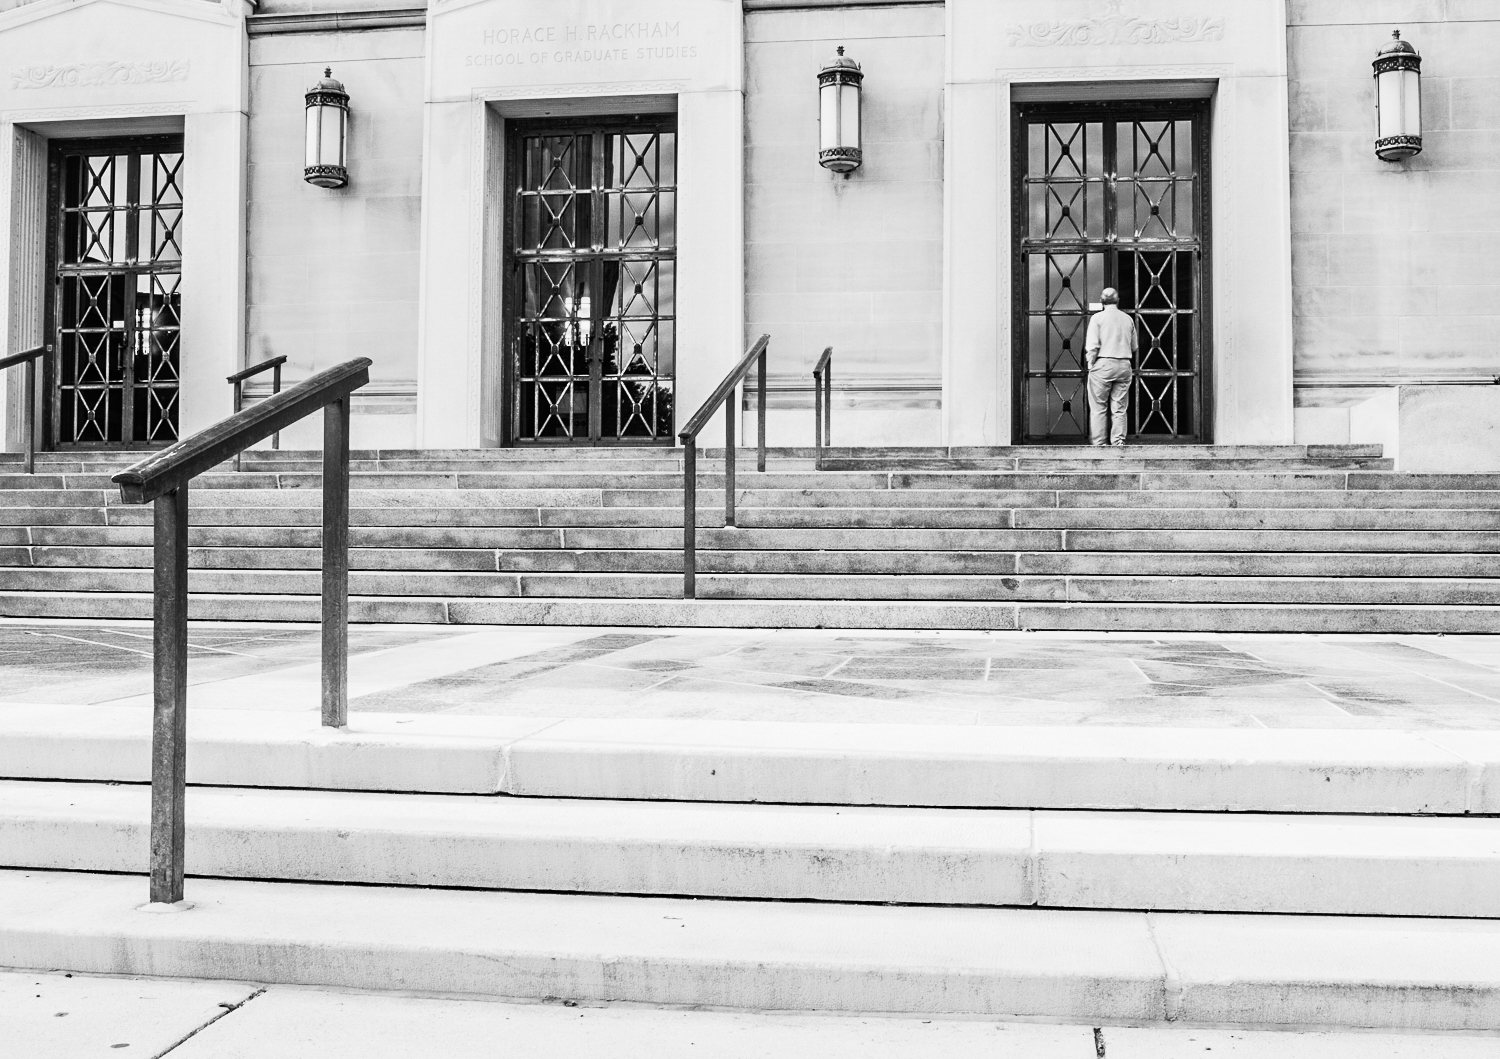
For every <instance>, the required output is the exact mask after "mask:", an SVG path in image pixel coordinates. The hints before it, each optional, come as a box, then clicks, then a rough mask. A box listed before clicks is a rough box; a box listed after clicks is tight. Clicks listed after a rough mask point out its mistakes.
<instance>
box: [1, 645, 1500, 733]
mask: <svg viewBox="0 0 1500 1059" xmlns="http://www.w3.org/2000/svg"><path fill="white" fill-rule="evenodd" d="M150 637H151V630H150V625H149V623H146V622H97V621H96V622H82V621H59V622H37V621H0V679H3V691H0V699H3V700H6V701H10V702H26V703H36V704H46V703H54V704H58V705H92V704H114V705H122V706H143V705H148V704H149V702H150V682H151V638H150ZM189 641H190V642H191V644H192V645H193V648H192V651H191V656H190V662H189V680H190V683H191V686H192V692H191V695H190V703H191V708H192V709H194V710H210V709H230V710H271V711H312V710H315V709H316V707H317V697H318V686H319V685H318V679H319V677H318V661H317V659H318V642H319V641H318V630H317V628H316V626H311V625H300V624H266V623H255V624H249V623H246V624H240V625H235V624H231V623H214V622H203V623H194V624H193V626H192V628H191V632H190V634H189ZM350 653H351V666H350V680H351V701H350V710H351V712H352V713H355V714H358V713H381V714H450V715H491V716H505V717H561V718H618V719H700V720H723V721H805V722H839V723H883V724H933V725H1020V726H1048V725H1068V726H1074V725H1108V726H1118V725H1133V726H1165V727H1174V728H1181V727H1204V728H1225V727H1230V728H1280V729H1299V728H1300V729H1359V728H1364V729H1406V730H1424V729H1485V728H1500V640H1497V639H1496V638H1495V637H1492V636H1380V635H1374V636H1371V635H1332V634H1330V635H1290V634H1285V635H1283V634H1209V633H1198V634H1177V635H1173V634H1146V633H1020V632H991V633H978V632H976V633H970V632H921V633H918V632H883V631H847V630H846V631H840V630H806V629H782V630H766V629H743V630H734V629H649V628H646V629H642V628H628V629H608V628H603V629H601V628H576V627H575V628H568V627H538V628H527V627H498V628H495V627H479V628H476V627H458V628H455V627H452V626H433V625H398V626H379V625H361V626H354V627H352V628H351V629H350Z"/></svg>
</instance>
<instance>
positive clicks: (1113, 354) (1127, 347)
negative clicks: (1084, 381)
mask: <svg viewBox="0 0 1500 1059" xmlns="http://www.w3.org/2000/svg"><path fill="white" fill-rule="evenodd" d="M1099 300H1100V301H1102V302H1103V303H1104V308H1103V311H1101V312H1097V313H1095V314H1094V315H1093V316H1091V317H1090V318H1089V331H1088V337H1087V338H1086V339H1084V350H1085V351H1086V352H1087V354H1088V365H1089V377H1088V387H1089V441H1090V442H1092V443H1093V444H1095V445H1103V444H1105V442H1106V440H1107V441H1108V443H1109V444H1111V445H1123V444H1125V409H1126V406H1127V405H1128V404H1129V403H1130V381H1131V379H1132V377H1133V372H1132V371H1131V367H1130V362H1131V360H1132V359H1133V358H1134V357H1135V342H1136V339H1135V321H1134V320H1133V319H1131V317H1130V316H1129V314H1127V313H1123V312H1121V311H1120V295H1119V294H1118V293H1117V292H1116V291H1115V289H1114V288H1113V287H1105V288H1104V293H1103V294H1102V295H1100V299H1099Z"/></svg>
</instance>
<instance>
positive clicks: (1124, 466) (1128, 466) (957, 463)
mask: <svg viewBox="0 0 1500 1059" xmlns="http://www.w3.org/2000/svg"><path fill="white" fill-rule="evenodd" d="M820 469H821V470H824V471H982V472H993V473H1005V472H1020V473H1033V474H1038V473H1039V474H1071V473H1079V472H1084V473H1087V472H1097V471H1100V470H1105V469H1107V470H1110V471H1117V472H1137V471H1230V472H1234V471H1390V470H1394V469H1395V461H1394V460H1388V459H1380V458H1363V459H1348V460H1345V459H1329V460H1323V459H1254V458H1250V459H1236V458H1233V457H1219V458H1211V459H1189V458H1174V459H1151V458H1150V457H1145V458H1138V457H1136V458H1131V457H1127V458H1124V459H1120V460H1099V459H1090V458H1082V459H1036V458H1020V459H1005V458H980V459H930V460H924V459H915V460H914V459H903V458H896V459H885V458H877V459H848V458H834V459H828V460H824V462H823V466H822V467H821V468H820Z"/></svg>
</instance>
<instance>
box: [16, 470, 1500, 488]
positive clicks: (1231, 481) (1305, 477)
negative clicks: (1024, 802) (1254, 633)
mask: <svg viewBox="0 0 1500 1059" xmlns="http://www.w3.org/2000/svg"><path fill="white" fill-rule="evenodd" d="M321 480H322V479H321V476H320V475H318V474H309V473H296V472H285V473H283V472H277V473H265V472H250V471H245V472H238V473H218V472H210V473H207V474H204V475H202V476H201V477H199V478H197V479H194V485H195V486H196V487H200V488H203V489H255V488H281V489H302V488H317V487H318V485H319V484H320V483H321ZM354 481H355V483H356V486H357V488H360V489H548V488H557V487H558V486H560V485H561V486H564V487H567V488H574V489H658V490H660V489H674V490H678V489H681V488H682V475H681V474H679V473H673V472H618V473H615V472H607V471H602V472H598V473H570V472H568V471H566V470H557V469H551V470H545V471H538V472H530V473H526V472H509V471H485V472H474V473H462V472H453V473H439V472H433V473H426V472H372V473H359V474H357V475H355V478H354ZM736 484H737V485H738V486H739V487H740V488H746V489H820V488H826V487H830V486H831V487H834V488H839V489H1024V490H1036V489H1042V490H1053V491H1055V490H1074V491H1077V490H1084V491H1092V490H1135V489H1143V490H1168V491H1171V490H1200V491H1201V490H1219V489H1223V490H1230V491H1235V490H1252V491H1265V490H1282V489H1299V490H1306V489H1314V490H1344V489H1351V490H1368V489H1376V490H1387V489H1395V490H1403V491H1410V490H1462V491H1483V490H1494V489H1497V488H1500V475H1487V474H1453V475H1445V474H1398V473H1390V472H1381V471H1348V472H1343V471H1300V472H1299V471H1285V472H1279V473H1278V472H1275V471H1242V472H1236V471H1213V470H1204V471H1198V472H1194V471H1177V472H1173V471H1159V472H1157V471H1142V472H1108V471H1097V470H1090V471H1079V472H1052V473H1048V472H1015V473H989V472H963V471H951V472H945V471H910V472H902V471H892V472H819V473H815V472H797V471H779V470H774V469H768V470H767V471H766V472H765V473H763V474H761V473H757V472H755V471H754V470H753V469H744V468H741V469H740V470H739V473H738V477H737V481H736ZM698 485H699V487H700V488H706V489H722V488H723V485H724V479H723V475H722V474H720V473H718V472H717V471H716V470H714V469H712V468H707V469H700V471H699V474H698ZM0 489H43V490H46V489H90V490H101V491H102V490H114V489H116V486H115V485H114V484H113V483H112V482H111V480H110V477H109V476H108V475H105V474H78V475H55V474H36V475H20V474H0Z"/></svg>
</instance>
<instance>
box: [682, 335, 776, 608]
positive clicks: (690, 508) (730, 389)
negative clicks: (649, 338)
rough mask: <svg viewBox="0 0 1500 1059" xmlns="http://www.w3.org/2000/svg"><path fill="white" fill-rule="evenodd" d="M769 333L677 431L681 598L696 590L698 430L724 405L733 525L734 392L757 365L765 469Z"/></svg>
mask: <svg viewBox="0 0 1500 1059" xmlns="http://www.w3.org/2000/svg"><path fill="white" fill-rule="evenodd" d="M770 342H771V336H770V335H761V336H760V338H759V339H757V340H756V342H755V345H753V346H751V347H750V349H749V350H748V351H747V352H746V353H745V355H744V356H743V357H741V358H740V362H739V363H738V364H736V365H735V366H734V368H733V369H732V370H731V371H730V372H729V374H728V375H726V376H724V381H723V382H721V383H719V385H718V386H716V387H714V392H713V393H711V394H709V396H708V400H706V401H704V402H703V406H702V407H701V408H699V409H698V411H697V412H695V413H694V414H693V416H692V418H690V419H689V420H688V421H687V425H686V426H684V427H683V428H682V430H681V431H679V432H678V434H677V436H678V437H679V438H680V439H681V440H682V598H683V599H694V598H696V593H697V583H696V582H697V572H698V571H697V561H698V434H699V432H700V431H702V430H703V428H704V427H705V426H707V425H708V421H709V420H710V419H712V418H713V415H714V413H715V412H717V411H718V410H719V405H721V404H722V405H723V406H724V525H725V526H728V527H731V528H732V527H733V526H734V463H735V453H734V411H735V410H734V395H735V391H736V388H737V387H738V386H739V384H740V382H741V381H742V380H743V379H744V378H745V376H746V375H748V374H749V372H750V366H751V365H752V364H756V365H758V370H757V380H756V397H757V400H756V427H757V430H758V436H757V438H756V441H757V446H758V447H757V448H756V453H755V469H756V470H757V471H764V470H765V469H766V347H767V346H768V345H770Z"/></svg>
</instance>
